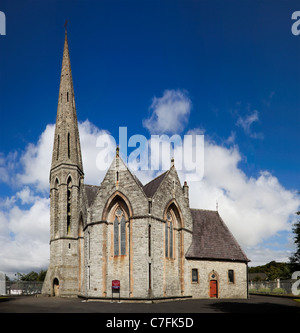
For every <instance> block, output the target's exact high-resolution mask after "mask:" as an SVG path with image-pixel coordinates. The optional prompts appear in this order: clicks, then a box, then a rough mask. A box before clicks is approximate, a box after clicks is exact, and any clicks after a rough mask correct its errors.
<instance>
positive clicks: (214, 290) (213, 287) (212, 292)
mask: <svg viewBox="0 0 300 333" xmlns="http://www.w3.org/2000/svg"><path fill="white" fill-rule="evenodd" d="M209 296H210V297H216V298H217V297H218V281H217V280H210V283H209Z"/></svg>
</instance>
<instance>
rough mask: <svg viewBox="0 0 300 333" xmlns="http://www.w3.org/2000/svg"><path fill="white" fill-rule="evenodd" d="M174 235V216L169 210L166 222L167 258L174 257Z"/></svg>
mask: <svg viewBox="0 0 300 333" xmlns="http://www.w3.org/2000/svg"><path fill="white" fill-rule="evenodd" d="M173 236H174V217H173V213H172V212H171V211H168V212H167V219H166V223H165V256H166V258H173V257H174V256H173V247H174V244H173V238H174V237H173Z"/></svg>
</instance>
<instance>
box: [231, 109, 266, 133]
mask: <svg viewBox="0 0 300 333" xmlns="http://www.w3.org/2000/svg"><path fill="white" fill-rule="evenodd" d="M258 121H259V117H258V111H257V110H254V111H253V112H252V113H251V114H248V115H247V116H246V117H244V118H243V117H241V116H240V117H239V118H238V120H237V122H236V125H238V126H240V127H242V128H243V130H244V132H245V134H247V135H249V136H250V137H251V138H254V139H263V134H262V133H257V132H253V131H252V129H251V125H252V124H253V123H255V122H258Z"/></svg>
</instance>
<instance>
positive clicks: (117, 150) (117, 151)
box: [116, 146, 120, 157]
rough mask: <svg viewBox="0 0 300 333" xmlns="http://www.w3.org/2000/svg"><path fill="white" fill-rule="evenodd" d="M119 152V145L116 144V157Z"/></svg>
mask: <svg viewBox="0 0 300 333" xmlns="http://www.w3.org/2000/svg"><path fill="white" fill-rule="evenodd" d="M119 154H120V148H119V146H117V148H116V157H119Z"/></svg>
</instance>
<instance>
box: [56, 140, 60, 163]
mask: <svg viewBox="0 0 300 333" xmlns="http://www.w3.org/2000/svg"><path fill="white" fill-rule="evenodd" d="M58 158H59V135H58V136H57V155H56V159H57V160H58Z"/></svg>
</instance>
